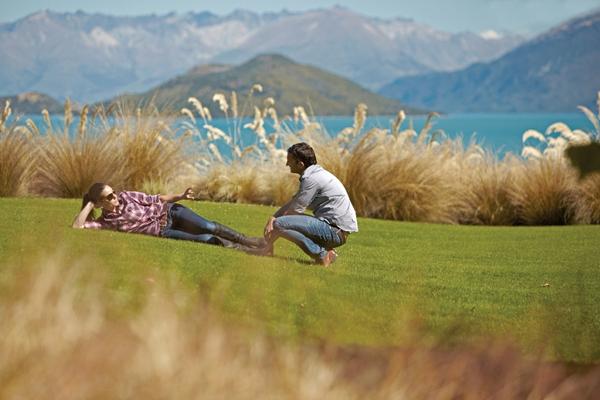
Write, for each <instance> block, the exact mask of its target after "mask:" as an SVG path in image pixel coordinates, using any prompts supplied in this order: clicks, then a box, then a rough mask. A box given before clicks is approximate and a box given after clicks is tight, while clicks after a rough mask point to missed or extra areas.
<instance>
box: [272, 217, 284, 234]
mask: <svg viewBox="0 0 600 400" xmlns="http://www.w3.org/2000/svg"><path fill="white" fill-rule="evenodd" d="M284 225H285V224H284V221H282V217H278V218H275V221H273V230H275V231H281V230H282V229H284Z"/></svg>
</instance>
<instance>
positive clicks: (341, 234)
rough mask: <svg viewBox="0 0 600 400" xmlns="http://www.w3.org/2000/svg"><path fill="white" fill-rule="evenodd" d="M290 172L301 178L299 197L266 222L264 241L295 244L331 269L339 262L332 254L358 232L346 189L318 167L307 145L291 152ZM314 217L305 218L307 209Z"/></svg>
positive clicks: (311, 149) (289, 157) (289, 152)
mask: <svg viewBox="0 0 600 400" xmlns="http://www.w3.org/2000/svg"><path fill="white" fill-rule="evenodd" d="M286 165H287V166H288V167H290V172H292V173H294V174H299V175H300V188H299V189H298V193H296V195H294V197H293V198H292V199H291V200H290V201H289V202H288V203H287V204H285V205H284V206H283V207H281V208H280V209H279V210H278V211H277V212H276V213H275V214H274V215H273V216H272V217H271V218H269V221H268V222H267V225H266V226H265V238H266V240H267V242H268V243H269V244H270V246H271V249H272V245H273V242H274V241H275V240H277V239H278V238H279V237H280V236H281V237H284V238H285V239H288V240H290V241H292V242H294V243H296V244H297V245H298V246H299V247H300V248H301V249H302V250H303V251H304V252H305V253H306V254H308V255H309V256H311V257H312V258H313V259H314V260H315V262H316V263H318V264H322V265H324V266H329V265H330V264H331V263H332V262H334V261H335V259H336V258H337V253H336V252H335V250H333V248H334V247H338V246H341V245H343V244H344V243H346V240H347V239H348V235H349V234H350V233H352V232H358V224H357V222H356V212H355V211H354V207H353V206H352V203H351V202H350V198H349V197H348V193H347V192H346V189H345V188H344V185H342V183H341V182H340V181H339V179H337V178H336V177H335V176H334V175H333V174H331V173H330V172H327V171H326V170H325V169H323V167H321V166H320V165H317V157H316V156H315V151H314V150H313V148H312V147H310V146H309V145H308V144H306V143H296V144H295V145H293V146H291V147H290V148H289V149H288V154H287V164H286ZM307 208H308V209H310V210H312V211H313V214H314V217H313V216H310V215H305V214H303V213H304V211H305V210H306V209H307Z"/></svg>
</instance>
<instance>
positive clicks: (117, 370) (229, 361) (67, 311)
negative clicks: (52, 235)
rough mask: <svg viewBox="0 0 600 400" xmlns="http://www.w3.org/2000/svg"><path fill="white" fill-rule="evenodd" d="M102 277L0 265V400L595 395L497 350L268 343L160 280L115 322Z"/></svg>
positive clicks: (53, 266) (86, 269)
mask: <svg viewBox="0 0 600 400" xmlns="http://www.w3.org/2000/svg"><path fill="white" fill-rule="evenodd" d="M8 271H11V272H8ZM107 272H108V271H103V270H102V269H101V268H98V265H95V263H94V261H93V260H91V259H88V260H87V261H83V262H82V261H79V262H76V263H73V262H68V261H66V258H64V257H62V256H60V255H50V256H46V257H44V261H43V262H38V263H37V264H35V265H16V264H15V265H10V266H4V268H3V274H2V276H1V277H2V279H1V280H0V284H1V286H2V289H3V290H2V292H0V293H1V294H0V318H1V319H2V322H3V323H2V324H1V325H0V375H1V376H3V377H4V379H3V384H2V385H1V386H0V397H2V398H122V397H130V396H131V395H132V394H135V395H134V396H136V397H144V398H150V399H154V398H157V399H158V398H160V399H165V398H173V399H181V398H193V397H197V396H198V395H199V394H201V396H202V397H206V398H236V399H255V398H267V399H270V398H272V399H281V398H297V399H323V398H327V399H363V398H369V399H397V398H404V397H409V398H413V399H429V398H438V399H451V398H452V399H454V398H464V399H480V398H505V399H511V398H532V399H536V398H553V399H568V398H578V399H587V398H593V396H594V393H597V392H598V390H600V370H599V369H598V368H587V369H584V370H581V371H579V372H573V371H571V370H569V369H568V368H567V367H566V366H564V365H561V364H559V363H545V362H542V361H539V360H536V359H527V358H524V357H523V356H522V355H520V353H519V352H517V351H515V350H514V349H513V348H511V347H510V346H507V345H503V344H499V343H498V344H488V345H487V346H485V347H483V346H481V347H467V346H455V347H454V348H452V349H448V348H447V347H436V346H433V347H431V346H422V345H421V344H420V343H419V341H418V339H416V336H415V340H414V345H412V346H405V347H402V348H364V347H357V346H354V347H344V346H339V345H335V344H329V343H326V342H323V343H315V342H305V341H299V342H294V343H289V342H285V341H281V340H279V341H277V340H275V339H274V338H272V337H269V336H267V335H265V334H263V333H261V332H257V331H255V330H251V329H250V328H248V327H244V326H239V325H237V326H236V325H234V324H233V323H232V322H228V323H226V322H224V321H223V320H222V319H221V318H220V317H219V316H218V315H217V314H215V313H213V312H212V311H211V310H210V309H209V308H208V307H207V305H206V304H205V303H204V302H202V301H198V299H196V298H195V296H194V295H193V292H189V291H188V290H186V289H185V288H183V287H181V286H178V285H177V284H175V283H174V282H175V281H176V279H170V278H169V277H166V276H157V275H154V276H144V275H139V276H138V275H134V276H133V277H132V278H133V279H134V280H135V282H136V283H135V285H136V286H137V287H138V289H141V290H140V291H139V295H140V297H141V299H140V300H139V303H138V305H137V306H136V307H135V310H132V311H130V312H127V313H123V312H117V313H115V312H114V308H115V307H116V304H122V303H121V302H119V301H116V302H115V301H114V297H115V293H113V292H112V291H111V290H109V289H108V287H109V286H108V285H107V284H106V282H107V281H108V276H107V274H106V273H107ZM146 273H147V272H146ZM405 329H407V330H409V329H411V327H410V326H409V325H406V326H405Z"/></svg>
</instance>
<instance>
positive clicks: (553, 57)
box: [379, 10, 600, 112]
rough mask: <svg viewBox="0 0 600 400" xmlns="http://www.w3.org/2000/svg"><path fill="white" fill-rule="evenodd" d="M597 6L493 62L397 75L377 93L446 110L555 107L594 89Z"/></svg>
mask: <svg viewBox="0 0 600 400" xmlns="http://www.w3.org/2000/svg"><path fill="white" fill-rule="evenodd" d="M599 39H600V10H597V11H595V12H592V13H589V14H587V15H584V16H581V17H578V18H575V19H572V20H570V21H567V22H566V23H564V24H561V25H559V26H557V27H555V28H553V29H551V30H549V31H548V32H546V33H544V34H542V35H540V36H538V37H537V38H535V39H533V40H531V41H529V42H527V43H525V44H523V45H521V46H519V47H518V48H516V49H514V50H512V51H510V52H508V53H507V54H506V55H504V56H503V57H501V58H499V59H498V60H496V61H492V62H490V63H486V64H481V63H478V64H474V65H471V66H469V67H467V68H465V69H463V70H461V71H456V72H451V73H430V74H425V75H422V76H416V77H403V78H400V79H397V80H395V81H394V82H392V83H390V84H388V85H386V86H384V87H383V88H382V89H381V90H380V91H379V93H380V94H382V95H384V96H388V97H393V98H396V99H399V100H400V101H403V102H406V103H408V104H412V105H415V106H419V107H426V108H432V109H436V110H441V111H446V112H486V111H499V112H500V111H502V112H513V111H520V112H560V111H568V112H572V111H574V110H575V108H576V106H577V105H592V104H593V101H594V100H595V98H596V93H597V92H598V90H600V73H599V71H600V46H598V41H599Z"/></svg>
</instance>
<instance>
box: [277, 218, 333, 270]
mask: <svg viewBox="0 0 600 400" xmlns="http://www.w3.org/2000/svg"><path fill="white" fill-rule="evenodd" d="M338 231H339V229H338V228H335V227H333V226H331V225H329V224H328V223H327V222H325V221H321V220H320V219H317V218H315V217H311V216H309V215H284V216H282V217H278V218H276V219H275V221H274V222H273V233H272V236H271V239H270V241H271V242H274V241H275V240H276V239H277V238H278V237H279V236H281V237H284V238H286V239H287V240H289V241H291V242H294V243H296V244H297V245H298V246H299V247H300V248H301V249H302V250H303V251H304V252H305V253H306V254H308V255H309V256H311V257H312V258H313V259H314V260H315V261H319V260H322V259H323V257H325V255H326V254H327V251H328V250H330V249H333V248H334V247H338V246H341V245H343V244H344V240H342V238H340V235H339V234H338Z"/></svg>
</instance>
